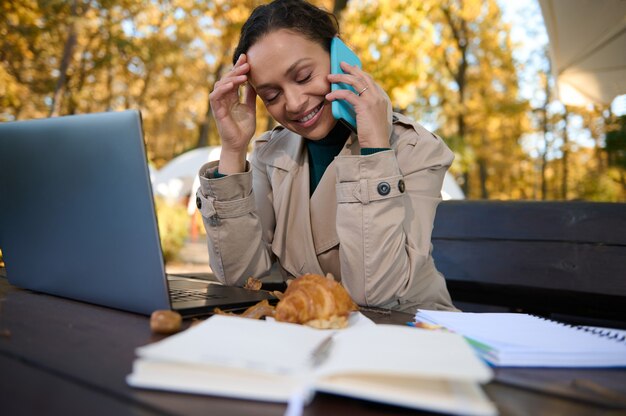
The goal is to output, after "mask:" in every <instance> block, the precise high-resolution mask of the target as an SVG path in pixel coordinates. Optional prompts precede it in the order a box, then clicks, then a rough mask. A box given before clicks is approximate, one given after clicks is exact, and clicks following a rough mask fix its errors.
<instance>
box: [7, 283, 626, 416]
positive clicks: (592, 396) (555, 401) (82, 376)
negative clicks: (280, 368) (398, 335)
mask: <svg viewBox="0 0 626 416" xmlns="http://www.w3.org/2000/svg"><path fill="white" fill-rule="evenodd" d="M366 314H367V315H368V316H369V317H370V318H372V319H374V320H375V321H376V322H379V323H395V324H404V323H405V322H407V321H409V320H411V316H410V315H408V314H403V313H396V312H394V313H391V314H389V315H382V314H378V313H372V312H368V313H366ZM159 339H161V337H159V336H155V335H153V334H152V333H151V332H150V328H149V318H148V317H146V316H141V315H136V314H132V313H127V312H122V311H118V310H113V309H108V308H104V307H100V306H95V305H90V304H86V303H82V302H76V301H72V300H68V299H62V298H58V297H54V296H48V295H44V294H40V293H35V292H31V291H28V290H22V289H19V288H16V287H14V286H12V285H11V284H9V283H8V281H7V280H6V278H4V277H2V276H0V414H2V415H7V416H8V415H56V414H63V415H66V414H89V415H100V414H102V415H126V414H133V415H212V414H215V415H282V414H283V413H284V412H285V409H286V406H285V405H281V404H270V403H263V402H254V401H244V400H230V399H225V398H219V397H209V396H198V395H187V394H176V393H167V392H156V391H148V390H140V389H133V388H131V387H129V386H128V385H126V382H125V377H126V375H127V374H129V373H130V371H131V365H132V362H133V359H134V351H135V348H137V347H139V346H141V345H145V344H148V343H150V342H154V341H156V340H159ZM497 375H498V378H499V379H502V381H503V382H499V381H497V380H496V381H493V382H491V383H490V384H488V385H486V386H485V390H486V392H487V394H488V395H489V397H490V398H491V399H492V400H493V401H494V402H495V403H496V405H497V407H498V409H499V411H500V413H501V414H502V415H540V414H555V415H556V414H560V415H587V414H594V415H597V414H625V413H626V411H625V410H623V409H622V410H619V409H615V408H613V409H611V408H610V407H607V406H603V405H598V404H592V403H590V402H589V401H588V402H583V401H580V400H578V401H576V400H572V399H568V398H563V397H558V396H556V395H554V394H545V393H541V392H537V391H532V390H530V389H529V388H528V387H530V388H531V389H532V388H535V389H536V388H545V387H546V386H551V388H552V390H553V392H554V393H559V389H561V390H562V386H564V385H566V384H567V383H569V380H571V379H572V378H579V379H585V380H595V381H596V382H597V383H601V384H597V383H596V384H591V387H590V386H587V385H585V386H584V387H585V388H584V389H581V390H580V394H579V395H577V396H578V398H579V399H580V398H582V399H585V398H587V399H588V400H592V401H593V400H595V401H598V398H600V396H598V391H599V392H600V394H601V395H603V394H604V395H605V397H606V398H609V399H610V398H611V395H612V394H616V393H617V392H621V393H625V389H626V370H624V369H620V370H587V371H583V370H550V371H548V370H540V369H522V370H510V369H508V370H507V369H505V370H499V371H498V372H497ZM546 382H547V383H548V384H546ZM511 383H513V384H521V385H526V387H524V388H520V387H515V386H513V385H511ZM599 385H604V386H605V387H609V390H602V389H600V390H598V389H597V388H596V387H598V386H599ZM585 390H586V391H585ZM600 402H604V400H600ZM304 414H305V415H340V414H351V415H396V414H397V415H404V414H425V413H420V412H416V411H413V410H409V409H403V408H399V407H393V406H386V405H381V404H376V403H370V402H367V401H363V400H355V399H348V398H345V397H339V396H332V395H326V394H318V395H317V396H316V397H315V399H314V400H313V402H312V403H311V404H310V405H309V406H307V407H306V408H305V412H304Z"/></svg>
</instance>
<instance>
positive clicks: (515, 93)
mask: <svg viewBox="0 0 626 416" xmlns="http://www.w3.org/2000/svg"><path fill="white" fill-rule="evenodd" d="M313 2H314V3H316V4H318V5H321V6H324V7H325V8H327V9H328V10H333V11H335V12H336V13H337V15H338V16H339V19H340V24H341V32H342V33H341V34H342V37H343V38H344V40H346V41H347V43H348V44H350V45H351V46H352V47H353V48H354V49H355V51H356V52H357V54H358V55H359V56H360V57H361V59H362V61H363V65H364V67H365V69H366V70H368V71H369V72H370V73H371V74H372V75H373V76H374V77H375V78H376V79H377V81H378V82H379V83H380V84H381V85H382V86H383V87H384V88H385V89H386V91H387V92H388V94H389V95H390V97H391V99H392V102H393V103H394V105H395V109H396V110H397V111H400V112H403V113H406V114H408V115H410V116H412V117H414V118H415V119H416V120H418V121H420V122H422V123H424V124H426V125H427V127H429V128H432V129H434V130H436V131H437V133H438V134H439V135H441V136H442V137H443V138H444V139H445V140H446V142H447V143H448V145H449V146H450V147H451V148H452V149H453V150H454V152H455V153H456V160H455V163H454V165H453V167H452V169H451V172H452V173H453V175H454V177H455V179H456V181H457V182H458V183H459V185H460V186H461V187H462V189H463V190H464V192H465V194H466V196H467V197H468V198H470V199H481V198H482V199H537V200H556V199H558V200H564V199H584V200H596V201H626V121H625V118H624V116H621V117H617V116H615V115H614V114H612V113H611V110H610V107H609V106H608V105H607V106H596V107H593V108H570V107H566V106H563V105H560V104H559V103H558V101H557V97H555V93H554V81H553V79H552V76H551V74H550V64H549V58H548V52H547V50H542V51H540V52H539V54H538V56H534V57H533V59H534V61H535V62H539V64H538V65H537V64H535V65H534V68H536V74H535V77H534V79H536V80H537V82H536V85H534V86H533V88H534V90H535V91H534V93H533V94H534V97H535V99H534V100H529V99H528V98H523V96H522V95H521V94H520V75H519V74H520V71H521V69H523V68H524V65H526V64H527V63H525V62H519V61H517V60H516V59H514V55H515V54H514V51H515V50H516V48H518V47H519V45H516V44H515V43H514V42H513V41H512V40H511V28H510V24H509V23H506V22H505V21H504V19H503V15H502V10H501V9H500V7H499V4H498V2H497V1H496V0H420V1H415V0H335V1H333V0H319V1H313ZM260 3H262V2H260V1H256V0H13V1H9V0H0V16H2V18H1V19H0V121H8V120H20V119H28V118H39V117H49V116H57V115H66V114H77V113H90V112H100V111H109V110H123V109H128V108H136V109H140V110H141V111H142V113H143V117H144V128H145V134H146V141H147V148H148V153H149V154H148V157H149V159H150V161H151V163H152V164H153V166H155V167H156V168H158V167H160V166H162V165H163V164H165V163H166V162H167V161H168V160H170V159H172V158H173V157H175V156H177V155H179V154H181V153H183V152H185V151H187V150H189V149H193V148H196V147H200V146H207V145H217V144H219V137H218V135H217V132H216V129H215V125H214V121H213V119H212V117H211V111H210V108H209V103H208V95H209V92H210V91H211V90H212V87H213V84H214V82H215V81H216V80H217V79H219V77H220V75H221V74H223V73H224V72H225V71H227V70H228V69H229V67H231V56H232V51H233V48H234V45H235V44H236V41H237V38H238V35H239V30H240V27H241V25H242V24H243V22H244V20H245V19H246V18H247V17H248V15H249V14H250V11H251V10H252V9H253V8H254V7H255V6H257V5H258V4H260ZM535 55H537V54H535ZM258 110H259V111H258V123H257V126H258V132H261V131H264V130H266V129H268V128H270V127H272V125H273V121H272V120H271V118H270V117H269V116H268V114H267V113H266V112H265V110H264V108H263V107H262V105H260V104H259V105H258ZM579 134H580V135H581V136H584V138H585V140H584V142H583V141H581V140H578V137H577V136H578V135H579ZM529 138H532V139H529Z"/></svg>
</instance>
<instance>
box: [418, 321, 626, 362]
mask: <svg viewBox="0 0 626 416" xmlns="http://www.w3.org/2000/svg"><path fill="white" fill-rule="evenodd" d="M415 319H416V321H418V322H425V323H428V324H434V325H440V326H443V327H445V328H446V329H448V330H450V331H453V332H456V333H458V334H461V335H463V336H465V337H466V339H467V340H468V341H469V342H470V344H471V345H472V346H473V347H474V348H475V349H476V351H477V352H478V353H479V354H480V356H481V357H483V358H484V359H485V360H486V361H488V362H489V363H490V364H493V365H495V366H503V367H625V366H626V341H625V337H624V334H623V333H621V332H620V331H617V330H616V331H611V330H606V329H601V328H595V329H594V328H586V327H578V326H571V325H565V324H562V323H559V322H555V321H551V320H548V319H544V318H540V317H537V316H533V315H527V314H521V313H469V312H442V311H427V310H419V311H418V312H417V314H416V315H415Z"/></svg>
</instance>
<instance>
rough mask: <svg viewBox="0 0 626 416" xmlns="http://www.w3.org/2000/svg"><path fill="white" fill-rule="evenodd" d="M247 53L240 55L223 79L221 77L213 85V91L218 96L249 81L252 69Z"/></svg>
mask: <svg viewBox="0 0 626 416" xmlns="http://www.w3.org/2000/svg"><path fill="white" fill-rule="evenodd" d="M247 60H248V58H247V56H246V55H245V54H241V55H239V58H238V59H237V62H236V63H235V66H234V67H233V68H232V69H231V70H230V71H228V72H227V73H226V75H224V76H223V77H222V78H221V79H219V80H218V81H217V82H216V83H215V85H214V86H213V92H215V93H216V94H215V95H216V97H215V98H218V97H219V96H221V95H223V94H225V93H228V92H231V91H233V90H236V89H237V88H238V87H239V86H240V85H242V84H244V83H245V82H246V81H248V75H247V73H248V72H249V71H250V64H249V63H248V61H247Z"/></svg>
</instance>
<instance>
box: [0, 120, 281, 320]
mask: <svg viewBox="0 0 626 416" xmlns="http://www.w3.org/2000/svg"><path fill="white" fill-rule="evenodd" d="M0 249H2V254H3V257H4V261H5V264H6V273H7V277H8V279H9V281H10V282H11V283H12V284H14V285H15V286H18V287H22V288H25V289H31V290H34V291H38V292H44V293H48V294H52V295H57V296H62V297H66V298H70V299H76V300H80V301H85V302H89V303H94V304H98V305H103V306H107V307H111V308H116V309H121V310H126V311H130V312H136V313H140V314H144V315H149V314H151V313H152V312H153V311H155V310H157V309H173V310H176V311H178V312H180V313H181V314H182V315H183V316H184V317H189V316H197V315H203V314H209V313H211V312H212V311H213V309H214V308H215V307H220V308H222V309H225V310H234V309H241V308H245V307H247V306H250V305H253V304H255V303H257V302H259V301H261V300H263V299H268V300H272V299H273V297H272V296H271V295H270V294H269V293H267V292H265V291H252V290H247V289H243V288H240V287H229V286H223V285H220V284H219V283H216V282H210V281H207V280H201V279H193V278H189V277H182V276H178V277H177V276H166V274H165V267H164V260H163V255H162V251H161V242H160V238H159V231H158V227H157V218H156V213H155V209H154V201H153V195H152V189H151V184H150V173H149V169H148V164H147V158H146V152H145V147H144V141H143V134H142V125H141V114H140V113H139V111H136V110H129V111H122V112H107V113H96V114H85V115H73V116H65V117H56V118H48V119H37V120H26V121H16V122H7V123H0Z"/></svg>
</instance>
